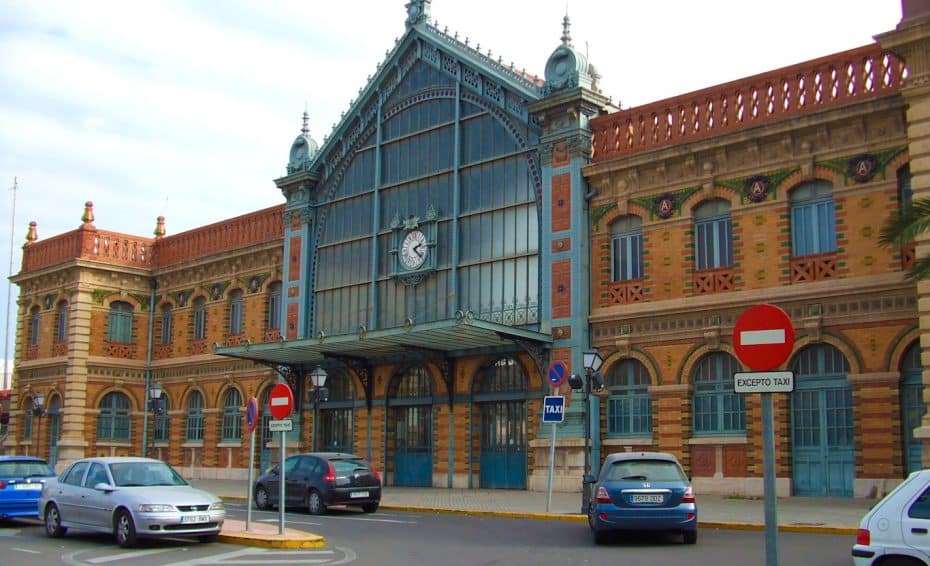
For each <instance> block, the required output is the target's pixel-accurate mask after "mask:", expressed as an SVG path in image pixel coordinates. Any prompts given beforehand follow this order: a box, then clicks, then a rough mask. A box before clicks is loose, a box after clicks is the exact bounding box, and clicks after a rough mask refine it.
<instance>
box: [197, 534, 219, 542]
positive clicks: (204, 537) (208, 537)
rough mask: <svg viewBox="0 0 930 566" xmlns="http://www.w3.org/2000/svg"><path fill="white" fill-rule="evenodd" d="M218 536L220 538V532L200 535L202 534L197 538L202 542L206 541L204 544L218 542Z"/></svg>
mask: <svg viewBox="0 0 930 566" xmlns="http://www.w3.org/2000/svg"><path fill="white" fill-rule="evenodd" d="M218 538H220V535H218V534H212V535H200V536H198V537H197V540H199V541H200V542H202V543H204V544H207V543H211V542H216V539H218Z"/></svg>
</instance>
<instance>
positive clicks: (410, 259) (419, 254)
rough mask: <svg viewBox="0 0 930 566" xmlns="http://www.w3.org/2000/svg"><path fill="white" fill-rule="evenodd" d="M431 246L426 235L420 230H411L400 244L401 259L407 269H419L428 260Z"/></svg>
mask: <svg viewBox="0 0 930 566" xmlns="http://www.w3.org/2000/svg"><path fill="white" fill-rule="evenodd" d="M428 253H429V247H428V246H427V244H426V235H425V234H423V232H421V231H420V230H411V231H409V232H407V234H406V235H405V236H404V240H403V242H401V245H400V261H401V262H402V263H403V264H404V267H406V268H407V269H417V268H419V267H420V266H421V265H423V262H424V261H426V255H427V254H428Z"/></svg>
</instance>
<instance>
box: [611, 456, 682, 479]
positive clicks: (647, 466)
mask: <svg viewBox="0 0 930 566" xmlns="http://www.w3.org/2000/svg"><path fill="white" fill-rule="evenodd" d="M605 479H606V480H607V481H617V480H641V481H687V479H688V478H687V477H685V475H684V473H683V472H682V471H681V468H680V467H678V465H677V464H675V462H669V461H668V460H627V461H622V462H615V463H614V464H613V465H612V466H610V468H609V469H608V470H607V476H606V478H605Z"/></svg>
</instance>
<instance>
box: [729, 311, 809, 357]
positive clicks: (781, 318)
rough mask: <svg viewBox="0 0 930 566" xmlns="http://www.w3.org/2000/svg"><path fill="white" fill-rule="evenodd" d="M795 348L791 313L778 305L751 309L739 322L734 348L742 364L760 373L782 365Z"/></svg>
mask: <svg viewBox="0 0 930 566" xmlns="http://www.w3.org/2000/svg"><path fill="white" fill-rule="evenodd" d="M793 347H794V326H792V324H791V317H789V316H788V313H786V312H785V311H783V310H782V309H780V308H778V307H776V306H775V305H768V304H762V305H755V306H752V307H749V308H748V309H746V310H745V311H743V314H741V315H740V317H739V318H738V319H737V320H736V327H734V328H733V349H734V350H736V356H737V357H738V358H739V359H740V361H741V362H743V363H744V364H746V365H747V366H749V367H750V368H752V369H754V370H756V371H768V370H770V369H774V368H776V367H778V366H779V365H781V364H782V362H784V361H785V360H787V359H788V356H789V355H791V349H792V348H793Z"/></svg>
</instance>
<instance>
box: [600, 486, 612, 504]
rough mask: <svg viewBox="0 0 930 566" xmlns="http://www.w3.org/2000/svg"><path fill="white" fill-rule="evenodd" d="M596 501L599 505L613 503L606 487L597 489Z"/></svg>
mask: <svg viewBox="0 0 930 566" xmlns="http://www.w3.org/2000/svg"><path fill="white" fill-rule="evenodd" d="M596 499H597V502H598V503H610V502H611V501H612V500H611V499H610V494H609V493H607V488H606V487H604V486H601V487H599V488H597V496H596Z"/></svg>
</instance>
